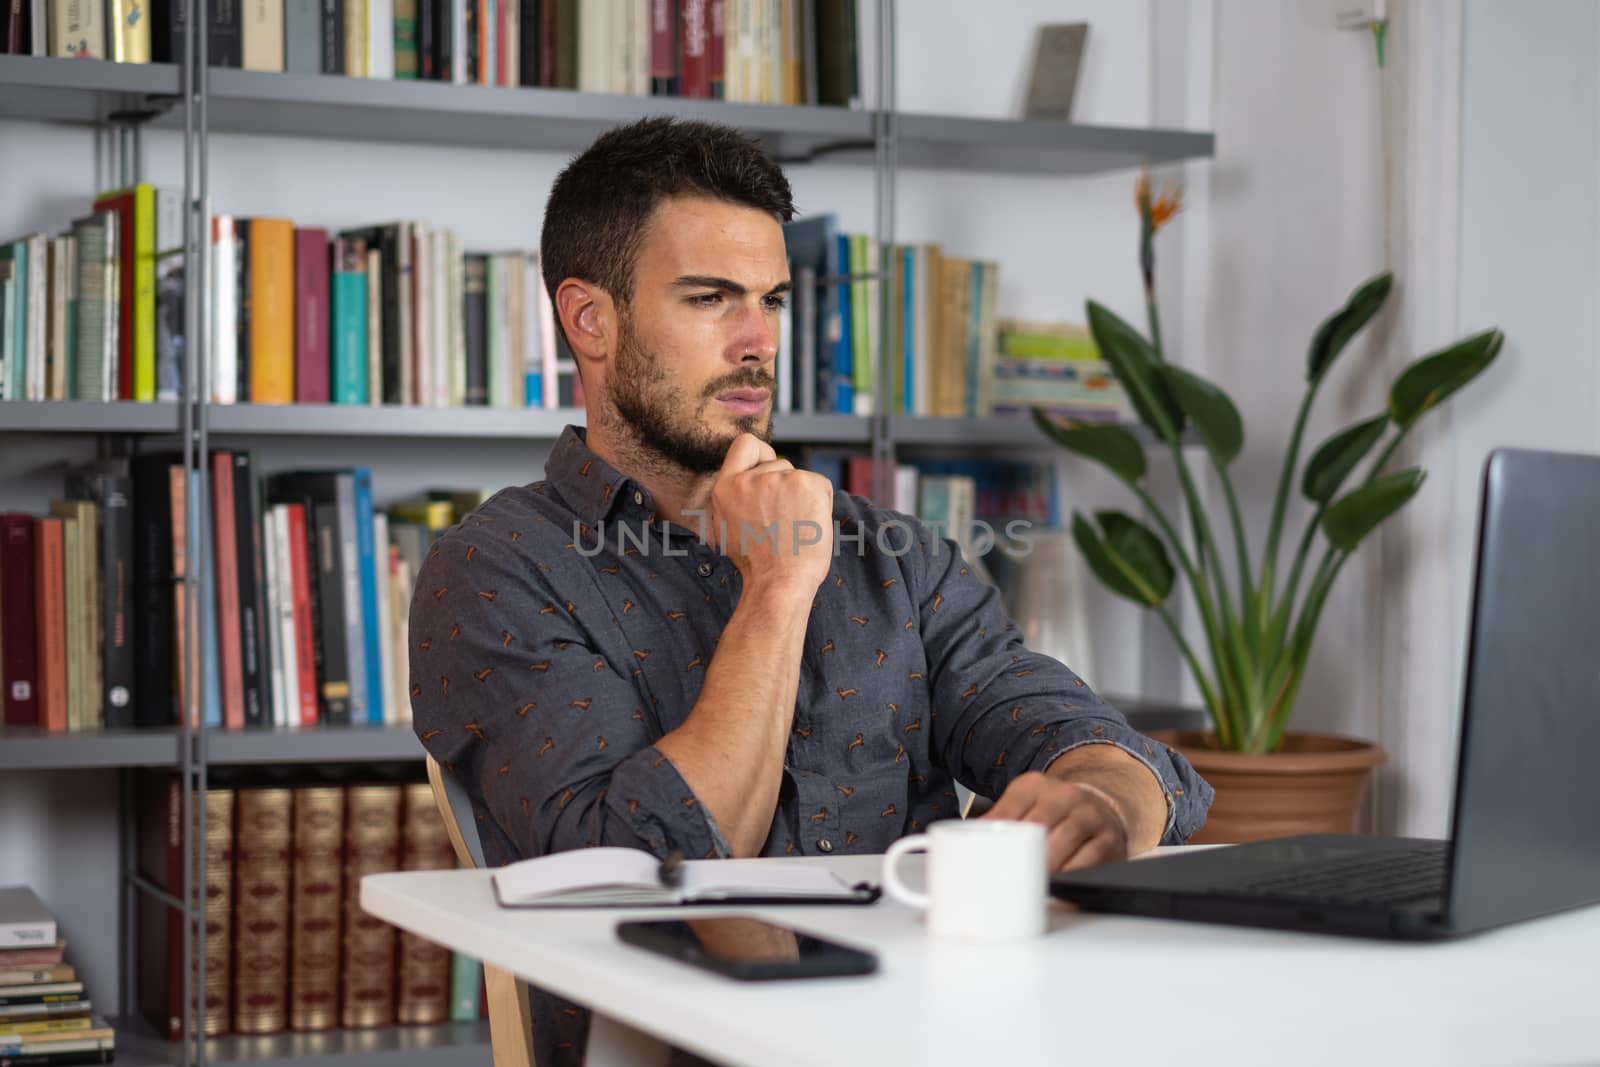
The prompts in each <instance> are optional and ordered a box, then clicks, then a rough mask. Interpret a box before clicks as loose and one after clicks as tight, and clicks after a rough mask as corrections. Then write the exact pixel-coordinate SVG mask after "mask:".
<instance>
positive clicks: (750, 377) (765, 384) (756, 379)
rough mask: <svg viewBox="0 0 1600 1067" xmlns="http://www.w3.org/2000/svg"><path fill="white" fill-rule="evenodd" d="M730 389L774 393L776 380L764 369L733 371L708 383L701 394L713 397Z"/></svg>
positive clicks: (776, 388)
mask: <svg viewBox="0 0 1600 1067" xmlns="http://www.w3.org/2000/svg"><path fill="white" fill-rule="evenodd" d="M730 389H766V390H767V391H769V392H771V393H773V394H774V395H776V394H777V392H778V380H777V379H776V378H774V377H773V376H772V375H771V374H768V373H767V372H766V371H758V370H750V371H735V372H734V373H733V374H730V375H728V376H727V377H725V378H718V379H716V380H715V381H713V382H711V383H709V384H708V385H707V386H706V387H705V391H704V394H703V395H704V396H705V397H707V398H708V399H710V398H715V397H717V396H719V395H720V394H722V393H726V392H727V391H728V390H730Z"/></svg>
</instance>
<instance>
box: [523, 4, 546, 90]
mask: <svg viewBox="0 0 1600 1067" xmlns="http://www.w3.org/2000/svg"><path fill="white" fill-rule="evenodd" d="M540 22H541V19H540V17H539V5H538V4H537V3H536V2H535V0H522V12H521V27H520V36H519V37H518V40H519V42H520V44H521V48H520V52H521V55H520V56H519V57H518V58H519V59H520V61H521V68H522V69H521V70H520V71H519V72H518V78H519V80H520V82H521V84H523V85H533V86H537V85H538V84H539V48H540V44H541V41H540V40H539V26H540Z"/></svg>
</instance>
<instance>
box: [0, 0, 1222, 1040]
mask: <svg viewBox="0 0 1600 1067" xmlns="http://www.w3.org/2000/svg"><path fill="white" fill-rule="evenodd" d="M886 6H887V7H888V8H889V10H890V11H891V12H892V10H893V7H894V4H893V0H888V3H887V4H886ZM891 18H892V16H891ZM883 65H884V66H886V67H887V68H889V75H888V79H889V80H890V81H892V68H893V49H892V48H889V49H886V50H885V53H884V64H883ZM182 74H183V71H182V70H181V69H180V68H179V67H178V66H176V65H172V64H141V65H133V64H113V63H108V62H92V61H80V60H65V59H41V58H33V57H25V56H0V119H17V120H25V121H31V122H44V123H58V124H73V125H80V126H93V127H96V128H99V129H116V130H119V131H127V132H129V133H131V135H132V137H133V138H134V148H135V150H134V152H133V158H134V160H135V163H134V168H135V169H134V173H133V177H135V178H138V177H142V175H140V174H138V173H137V167H138V162H139V152H138V150H137V149H138V143H139V142H138V138H139V137H140V136H141V131H142V130H143V129H145V128H149V129H157V130H169V131H182V133H183V138H184V140H183V148H184V151H185V152H186V153H189V152H192V153H194V154H195V155H196V157H197V158H198V161H199V167H198V171H196V170H192V169H190V168H188V167H186V168H185V172H186V174H187V176H188V177H189V178H190V180H191V184H189V185H188V186H187V187H186V188H185V197H186V201H187V202H188V203H189V204H190V205H191V208H192V210H193V212H194V214H195V216H196V218H199V217H200V212H201V211H203V210H204V208H205V206H206V200H207V195H208V194H207V190H206V189H205V187H204V184H203V183H204V181H205V179H204V174H205V168H206V161H207V160H208V159H210V158H211V157H212V155H213V153H216V152H219V151H220V149H219V148H218V147H217V146H216V145H214V144H213V142H212V140H211V137H210V135H211V134H213V133H241V134H269V135H278V136H285V137H295V138H313V139H324V140H341V141H364V142H391V143H396V144H418V145H432V146H441V147H474V148H488V149H499V150H508V151H523V152H528V151H544V152H560V153H570V152H573V151H576V150H579V149H581V148H583V147H585V146H587V145H588V144H589V143H590V142H591V141H593V140H594V138H595V137H596V136H598V135H599V134H600V133H602V132H603V131H604V130H606V129H608V128H610V127H612V126H614V125H617V124H619V123H623V122H628V121H632V120H635V119H638V118H642V117H644V116H646V115H658V114H667V115H672V116H675V117H678V118H681V119H697V120H704V121H711V122H717V123H723V124H727V125H731V126H735V127H737V128H740V129H742V130H744V131H745V132H747V133H749V134H751V135H753V136H755V137H757V138H758V139H759V140H761V141H762V143H763V144H765V145H766V146H767V148H768V150H769V151H770V152H772V153H773V154H774V155H775V156H776V157H777V158H778V159H780V161H782V162H784V163H785V164H796V163H804V162H811V161H815V162H819V163H825V164H828V165H837V166H842V167H846V168H852V174H853V175H854V176H857V177H861V176H864V175H866V174H869V173H870V175H871V177H872V180H873V181H875V182H876V183H877V185H878V188H879V190H880V200H879V203H878V206H877V217H878V219H879V223H878V229H879V232H878V237H879V239H880V241H882V240H885V239H887V240H888V241H890V242H892V240H893V236H892V232H891V227H889V226H888V225H887V224H885V223H884V221H883V219H884V218H885V217H886V216H887V217H889V218H892V217H893V206H892V203H893V187H894V184H895V182H896V180H897V171H898V170H899V169H919V170H924V169H925V170H934V171H949V172H967V173H983V174H1003V175H1012V176H1043V177H1069V176H1085V175H1092V174H1100V173H1108V172H1114V171H1119V170H1126V169H1129V168H1133V167H1136V166H1139V165H1142V164H1148V165H1160V164H1165V163H1173V162H1177V161H1182V160H1189V159H1200V158H1206V157H1209V156H1211V155H1212V153H1213V151H1214V148H1215V141H1214V138H1213V135H1212V134H1210V133H1206V132H1190V131H1173V130H1160V129H1140V128H1130V127H1109V126H1091V125H1082V124H1075V123H1039V122H1021V121H1008V120H1000V119H975V118H958V117H950V116H941V115H932V114H914V113H901V112H898V111H896V110H895V108H894V102H893V99H892V93H890V94H887V95H886V105H885V108H884V110H881V111H866V110H847V109H840V108H824V107H779V106H762V105H751V104H735V103H725V102H721V101H705V100H681V99H671V98H642V97H630V96H620V95H608V94H582V93H576V92H571V91H566V90H555V89H530V88H514V89H513V88H493V87H487V86H476V85H471V86H462V85H445V84H439V83H433V82H426V81H411V82H407V81H375V80H367V79H361V78H345V77H338V76H325V75H309V74H304V75H303V74H266V73H258V72H250V71H242V70H231V69H221V68H213V69H210V70H208V71H206V72H205V76H204V77H202V78H199V79H197V84H196V85H195V86H194V90H193V96H192V99H191V103H193V104H194V105H195V107H194V114H193V116H191V117H193V118H194V122H193V124H192V125H189V126H188V128H187V129H186V122H185V106H184V105H185V101H184V98H183V95H182V94H183V91H184V89H183V82H184V79H183V77H182ZM200 115H203V116H204V121H203V122H202V121H201V120H200V118H199V116H200ZM125 172H126V168H125ZM853 180H855V179H854V178H853ZM189 255H190V257H191V258H190V260H189V263H190V264H191V265H192V266H195V267H198V265H199V263H200V262H202V260H201V259H200V255H201V253H200V251H199V250H198V249H195V248H191V250H190V253H189ZM204 299H206V297H205V296H204V295H203V294H200V295H197V297H196V303H197V304H198V303H199V302H201V301H203V300H204ZM192 310H193V312H194V313H196V314H197V315H199V318H198V319H195V318H191V320H190V321H191V322H195V321H207V319H208V317H209V316H208V315H205V314H204V313H205V312H206V311H207V309H205V308H200V307H196V308H194V309H192ZM201 347H202V346H200V345H196V346H193V347H192V349H191V350H192V351H194V352H195V356H194V358H202V357H203V351H198V350H199V349H201ZM190 369H191V371H192V370H193V364H192V363H191V367H190ZM195 379H196V376H195V375H194V374H193V373H190V374H189V375H188V376H187V380H188V381H189V382H190V383H191V389H193V388H194V385H193V383H194V382H195ZM880 395H881V394H880ZM581 421H582V413H581V412H577V411H571V410H561V411H543V410H526V409H489V408H465V409H462V408H456V409H449V408H417V407H352V406H330V405H312V406H284V407H275V406H266V405H249V404H243V405H211V404H207V403H204V402H203V401H201V400H200V398H199V396H198V394H196V395H193V396H191V397H190V398H188V399H187V400H186V401H185V402H183V403H172V404H131V403H109V404H96V403H80V402H56V403H21V402H6V403H0V448H4V447H5V443H4V442H5V441H6V439H7V437H6V435H8V434H16V435H19V436H20V435H28V443H29V445H30V447H41V446H40V445H39V444H38V442H40V441H41V439H42V440H44V442H45V444H44V445H43V446H42V451H43V452H44V455H43V456H42V457H41V458H42V460H44V461H48V458H49V449H50V448H51V447H53V445H54V443H55V442H66V441H68V440H69V439H71V438H73V437H75V436H78V437H85V438H99V439H101V440H102V441H104V440H105V439H106V438H107V437H108V436H110V437H113V438H115V437H120V438H123V439H125V440H124V441H123V442H122V443H124V444H129V443H131V444H138V443H140V440H141V438H142V437H144V436H166V437H169V438H170V437H172V436H174V435H184V434H186V433H187V432H188V431H189V430H191V429H192V430H193V431H194V432H193V434H192V435H191V436H189V438H188V440H187V441H186V442H185V443H187V444H189V445H190V446H191V447H192V448H193V449H195V450H196V451H199V450H203V449H205V448H207V447H209V446H211V445H218V446H223V447H226V446H227V445H228V444H230V443H232V442H234V441H238V440H242V439H248V441H249V445H250V447H252V448H255V449H257V450H259V451H260V452H262V453H263V454H270V453H271V451H272V450H273V449H274V448H288V447H294V446H297V445H298V446H302V447H303V446H304V445H305V444H306V442H315V441H319V440H323V439H326V440H328V441H330V442H332V443H333V447H339V446H340V445H351V446H354V445H356V444H358V443H363V442H364V443H368V445H369V447H371V448H374V449H377V448H382V449H389V448H391V447H394V446H397V445H402V444H405V443H406V442H412V444H411V446H410V447H411V449H412V450H413V453H415V452H416V451H418V450H423V449H427V448H428V447H430V445H431V444H432V443H434V442H444V441H460V442H470V443H472V447H474V448H476V447H477V445H478V443H480V442H481V443H482V444H484V445H488V444H490V443H494V442H507V443H529V442H548V441H551V440H553V439H554V438H555V437H556V435H557V434H559V432H560V431H561V429H562V427H563V426H565V425H567V424H568V423H572V422H581ZM1136 432H1139V433H1140V436H1141V439H1143V440H1145V441H1146V443H1147V444H1148V445H1152V446H1153V445H1155V444H1156V442H1154V441H1153V440H1151V439H1150V437H1149V435H1148V434H1144V433H1143V432H1142V431H1136ZM776 436H777V440H778V441H779V442H781V443H783V444H789V445H798V444H831V445H840V444H844V445H853V446H860V447H863V448H865V447H868V446H870V447H871V449H872V453H873V455H874V456H875V457H878V458H880V459H881V458H893V456H894V455H895V450H896V449H897V448H899V447H902V446H904V447H907V448H915V449H924V450H926V449H932V448H940V449H945V450H950V451H978V452H988V453H1001V452H1016V451H1022V450H1028V451H1040V452H1043V451H1047V450H1049V449H1052V448H1053V447H1054V446H1052V445H1051V444H1050V443H1049V442H1048V441H1046V440H1045V438H1044V437H1043V435H1041V434H1040V433H1039V432H1038V431H1037V429H1036V428H1035V427H1034V426H1033V425H1032V424H1031V422H1030V421H1029V420H1026V419H998V418H978V419H949V418H923V417H914V416H906V415H899V414H893V415H879V416H874V417H870V418H863V417H856V416H851V415H789V416H779V417H778V418H777V420H776ZM63 447H65V446H64V445H63ZM403 454H405V453H404V452H403V451H402V450H401V449H399V448H396V449H395V452H394V455H395V456H396V457H397V458H395V459H394V460H393V462H395V463H397V464H400V463H404V462H405V460H404V459H403V458H399V457H400V456H402V455H403ZM203 466H204V465H203V464H202V467H203ZM199 477H200V483H199V484H200V486H201V491H202V492H206V491H207V489H206V488H205V472H204V471H203V470H202V471H201V473H200V475H199ZM198 550H199V545H198V542H197V540H196V539H195V535H194V533H193V531H191V542H190V545H189V547H188V552H189V553H190V556H189V558H190V559H191V560H193V559H195V558H196V556H197V554H198ZM191 573H193V571H191ZM208 592H209V591H208V590H206V589H204V588H201V587H200V584H199V581H198V580H197V579H190V583H189V595H190V597H191V603H192V604H197V603H199V598H201V597H203V596H206V595H208ZM1112 699H1113V700H1114V701H1115V702H1116V703H1117V705H1118V706H1119V707H1121V708H1122V709H1123V710H1124V711H1125V712H1126V713H1127V714H1128V715H1129V718H1130V720H1131V721H1132V722H1133V723H1134V725H1135V726H1136V727H1138V728H1141V729H1155V728H1158V727H1161V726H1167V725H1183V724H1186V723H1187V722H1189V721H1191V719H1189V718H1186V715H1187V714H1188V713H1186V712H1184V711H1182V710H1181V709H1170V708H1168V709H1162V708H1149V707H1145V706H1141V705H1139V704H1137V703H1136V702H1133V701H1126V700H1119V699H1117V698H1115V697H1113V698H1112ZM420 754H421V746H420V744H419V742H418V741H417V740H416V737H415V735H414V734H413V733H412V731H411V728H410V727H409V725H393V726H356V727H343V728H323V729H278V730H258V731H250V732H228V731H213V730H208V731H205V732H203V733H200V734H198V735H197V734H196V733H194V732H193V731H191V730H188V729H184V728H168V729H157V730H125V731H102V732H98V733H83V734H66V735H62V734H47V733H44V732H42V731H38V730H16V729H11V730H6V731H4V732H3V733H0V776H4V775H7V774H13V773H14V772H27V773H28V774H31V775H45V776H51V775H55V774H56V773H57V772H88V773H86V774H85V777H88V776H89V775H90V774H104V775H120V776H122V777H123V778H124V779H126V778H127V774H128V770H129V769H130V768H139V767H175V768H181V769H182V770H183V771H184V772H185V788H186V790H188V791H189V792H190V795H191V796H192V795H193V791H194V790H197V789H202V788H204V784H205V781H206V770H207V768H208V767H249V766H275V767H280V768H281V767H288V766H293V765H309V764H319V763H322V764H327V763H336V764H351V765H358V766H359V765H363V764H376V763H384V762H397V761H407V760H415V759H417V758H418V757H419V756H420ZM72 780H73V781H76V780H77V779H76V778H73V779H72ZM118 833H119V834H120V835H121V837H120V838H118V837H112V838H110V839H108V840H107V842H106V843H107V846H108V847H107V848H105V849H103V850H102V851H103V854H104V855H105V857H106V859H105V861H104V864H105V866H104V869H103V870H101V871H100V872H98V873H99V874H100V875H101V876H103V877H104V879H105V880H106V881H110V880H111V879H112V878H113V877H116V878H117V880H118V882H119V889H118V897H119V900H121V901H122V906H123V907H124V908H126V907H127V898H128V897H129V896H130V895H131V893H132V890H130V889H128V888H126V887H125V885H124V883H123V879H122V878H121V875H122V874H123V873H125V872H126V871H127V870H128V869H130V868H129V864H130V860H129V857H128V853H127V847H128V843H127V840H126V834H127V828H126V825H124V826H123V827H122V829H121V830H120V831H118ZM191 836H192V835H191ZM194 843H195V844H198V842H194ZM113 845H114V846H115V847H111V846H113ZM202 851H203V850H202ZM119 854H120V855H121V856H122V859H121V860H120V861H119V860H116V859H112V858H110V857H113V856H117V855H119ZM195 911H197V909H195V910H194V911H192V912H191V917H195ZM114 929H117V930H118V931H119V937H118V938H117V944H115V945H107V946H104V947H103V949H102V951H104V952H110V953H112V955H113V956H114V957H118V961H117V962H115V963H113V965H112V969H114V971H115V973H117V974H119V975H121V976H122V977H121V980H120V982H119V983H116V984H115V985H116V988H115V989H111V988H108V989H107V990H106V991H105V992H104V993H103V994H99V995H98V996H99V998H101V999H103V1000H104V1001H105V1003H106V1005H107V1007H108V1009H109V1008H111V1006H112V1005H113V1004H115V1005H119V1006H120V1007H119V1008H116V1009H112V1010H120V1011H121V1012H122V1013H123V1014H124V1015H125V1016H126V1015H127V1013H129V1012H131V1010H132V1004H133V1003H134V1002H135V1001H136V999H137V998H136V996H135V995H134V990H133V989H132V988H130V983H131V979H130V978H129V977H128V975H127V972H126V969H125V968H124V966H123V965H122V964H123V963H125V962H126V960H127V957H128V954H129V953H133V952H136V951H137V940H136V938H135V937H134V936H133V934H132V931H131V930H129V929H128V927H127V925H126V923H125V922H124V923H123V924H122V925H121V926H120V927H114ZM115 1024H116V1025H117V1026H118V1040H119V1045H118V1051H117V1055H118V1062H119V1063H123V1064H132V1065H136V1067H144V1065H146V1064H175V1063H182V1064H188V1063H193V1062H196V1061H197V1060H199V1061H200V1062H206V1063H216V1064H235V1063H237V1064H255V1065H269V1064H278V1063H287V1062H289V1060H291V1059H293V1060H294V1062H296V1063H297V1064H327V1065H330V1067H332V1065H336V1064H337V1065H347V1064H349V1063H351V1062H352V1060H357V1061H359V1062H360V1063H362V1064H370V1065H372V1067H390V1065H394V1067H400V1065H405V1067H410V1065H419V1067H420V1065H426V1064H435V1063H437V1064H441V1065H442V1064H445V1063H452V1064H453V1063H458V1062H464V1061H468V1060H475V1061H479V1062H481V1061H482V1060H483V1059H484V1058H485V1057H487V1056H488V1054H489V1045H488V1034H487V1027H486V1026H485V1025H483V1024H477V1023H463V1024H452V1025H446V1026H436V1027H395V1028H389V1029H382V1030H369V1031H358V1030H351V1031H345V1030H335V1031H330V1032H326V1033H317V1034H294V1033H288V1034H278V1035H269V1036H264V1037H249V1036H232V1037H226V1038H218V1039H209V1040H206V1041H205V1042H203V1044H202V1045H201V1046H199V1047H198V1049H196V1050H191V1049H189V1048H187V1047H185V1046H183V1045H181V1044H173V1043H169V1042H167V1041H166V1040H164V1038H162V1037H159V1036H156V1035H155V1034H153V1033H152V1032H151V1030H150V1028H149V1027H148V1026H146V1025H145V1024H144V1023H143V1022H142V1021H141V1020H139V1019H137V1018H134V1017H124V1018H121V1019H117V1020H115ZM197 1025H198V1024H197ZM196 1051H198V1053H199V1055H198V1056H197V1055H195V1053H196Z"/></svg>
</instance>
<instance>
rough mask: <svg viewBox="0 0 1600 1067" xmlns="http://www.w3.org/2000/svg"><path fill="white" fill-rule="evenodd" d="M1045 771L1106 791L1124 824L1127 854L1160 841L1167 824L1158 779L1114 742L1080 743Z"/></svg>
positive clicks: (1053, 776) (1137, 851) (1064, 779)
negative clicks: (1125, 824)
mask: <svg viewBox="0 0 1600 1067" xmlns="http://www.w3.org/2000/svg"><path fill="white" fill-rule="evenodd" d="M1045 773H1046V774H1048V775H1049V776H1050V777H1052V778H1060V779H1062V780H1063V781H1068V782H1076V783H1078V784H1079V785H1087V786H1093V787H1094V788H1096V789H1099V790H1100V791H1101V792H1103V793H1105V794H1107V795H1108V796H1109V797H1110V798H1111V800H1112V801H1113V802H1114V803H1115V805H1116V807H1117V810H1118V813H1119V814H1120V815H1121V816H1122V818H1123V820H1124V822H1126V823H1127V829H1128V853H1129V855H1135V854H1137V853H1140V852H1148V851H1149V850H1150V849H1152V848H1155V847H1156V846H1157V845H1158V844H1160V843H1161V835H1162V833H1163V831H1165V829H1166V826H1167V798H1166V793H1165V792H1164V791H1163V790H1162V788H1161V780H1160V779H1159V778H1157V777H1156V776H1155V774H1153V773H1152V772H1151V770H1150V768H1149V767H1146V766H1145V765H1144V764H1143V763H1141V762H1139V760H1138V759H1136V758H1134V757H1133V756H1130V755H1128V753H1126V752H1124V751H1123V750H1122V749H1120V748H1118V747H1117V746H1116V745H1110V744H1088V745H1079V746H1078V747H1077V748H1074V749H1069V750H1068V751H1066V752H1063V753H1062V754H1061V755H1060V756H1058V757H1057V758H1056V759H1055V760H1053V761H1052V762H1051V764H1050V766H1049V768H1048V769H1047V770H1046V772H1045Z"/></svg>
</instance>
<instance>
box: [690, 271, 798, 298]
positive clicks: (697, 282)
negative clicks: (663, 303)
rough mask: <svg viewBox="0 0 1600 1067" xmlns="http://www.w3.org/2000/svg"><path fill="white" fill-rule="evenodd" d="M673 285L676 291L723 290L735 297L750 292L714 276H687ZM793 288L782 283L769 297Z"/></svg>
mask: <svg viewBox="0 0 1600 1067" xmlns="http://www.w3.org/2000/svg"><path fill="white" fill-rule="evenodd" d="M672 285H673V288H675V289H721V290H723V291H724V292H727V293H732V294H733V295H734V296H744V295H746V294H747V293H749V292H750V290H749V289H748V288H747V287H746V286H744V285H741V284H740V283H739V282H736V281H734V280H733V279H732V278H719V277H717V276H716V275H714V274H685V275H683V276H681V277H679V278H678V279H676V280H675V281H674V282H673V283H672ZM792 288H794V286H793V285H792V284H790V283H789V282H788V281H781V282H779V283H778V284H777V285H774V286H773V287H772V288H771V289H770V290H768V291H767V295H768V296H772V295H775V294H777V293H787V292H788V291H789V290H790V289H792Z"/></svg>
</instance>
